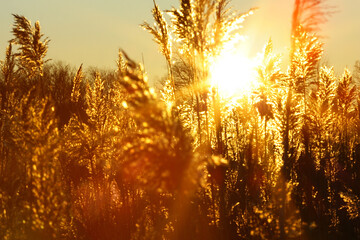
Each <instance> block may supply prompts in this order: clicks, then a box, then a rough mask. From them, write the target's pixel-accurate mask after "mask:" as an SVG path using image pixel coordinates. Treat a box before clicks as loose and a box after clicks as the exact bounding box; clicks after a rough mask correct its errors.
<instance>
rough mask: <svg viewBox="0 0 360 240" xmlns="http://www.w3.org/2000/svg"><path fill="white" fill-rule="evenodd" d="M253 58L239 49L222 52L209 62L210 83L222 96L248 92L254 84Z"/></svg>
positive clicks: (239, 94) (230, 96) (236, 95)
mask: <svg viewBox="0 0 360 240" xmlns="http://www.w3.org/2000/svg"><path fill="white" fill-rule="evenodd" d="M255 66H256V64H255V60H253V59H251V58H249V57H246V56H245V55H244V54H242V53H241V52H239V51H236V52H230V51H226V52H223V53H222V54H221V55H220V56H218V57H217V58H216V59H214V61H213V62H212V64H211V67H210V84H211V86H212V87H216V88H218V90H219V93H220V95H221V97H222V98H233V97H240V96H243V95H245V94H249V93H250V91H251V89H252V88H253V87H254V85H255V84H256V77H255V75H256V74H255Z"/></svg>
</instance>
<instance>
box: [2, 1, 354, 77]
mask: <svg viewBox="0 0 360 240" xmlns="http://www.w3.org/2000/svg"><path fill="white" fill-rule="evenodd" d="M84 3H85V1H84V0H83V1H77V2H75V3H74V2H72V1H69V0H66V1H62V2H55V3H54V2H47V1H45V0H36V1H35V2H33V1H32V2H31V3H30V2H29V1H25V0H19V1H7V2H6V3H3V4H2V5H3V7H2V8H1V9H0V29H2V30H1V32H0V39H1V40H0V59H3V58H4V56H5V50H6V46H7V44H8V41H9V40H10V39H11V38H12V34H11V28H12V24H13V16H12V14H19V15H23V16H25V17H26V18H28V19H29V20H30V21H31V22H32V24H33V23H35V22H36V21H39V22H40V26H41V31H42V32H43V33H44V35H45V37H49V39H50V40H51V41H50V44H49V51H48V54H47V58H49V59H52V60H53V61H61V62H63V63H65V64H69V65H71V66H72V67H75V68H77V67H78V66H80V64H83V65H84V67H85V68H91V67H96V68H100V69H108V70H110V69H115V68H116V61H117V55H118V50H119V49H123V50H125V51H126V52H127V53H128V54H129V56H130V57H132V58H133V59H135V60H136V61H138V62H142V61H143V60H144V65H145V69H146V72H147V73H148V76H149V79H150V81H151V82H152V83H155V82H157V81H158V80H160V79H161V78H162V77H164V76H166V63H165V60H164V58H163V56H162V55H161V54H160V53H159V51H158V46H157V44H156V43H155V42H154V41H153V40H152V36H151V35H150V34H149V33H148V32H146V31H145V30H143V29H142V28H141V27H140V24H141V23H143V22H144V21H147V22H148V23H149V24H153V22H154V21H153V19H152V14H151V9H152V8H153V1H151V0H149V1H143V0H138V1H131V2H125V1H114V0H110V1H107V3H106V4H104V3H100V2H97V1H90V2H87V5H85V4H84ZM156 3H157V4H158V5H159V7H160V9H161V10H167V9H171V7H172V6H173V7H178V5H179V2H178V1H176V0H171V1H166V0H158V1H156ZM230 4H231V5H232V6H233V9H234V10H236V11H238V12H245V11H247V10H248V9H249V8H252V7H258V8H259V9H258V10H257V11H255V14H254V15H252V16H250V17H248V18H247V19H246V20H245V22H244V24H243V25H244V28H243V31H242V32H241V33H242V34H243V35H244V36H246V38H247V40H246V41H245V42H244V44H243V46H240V48H241V49H243V51H244V52H245V53H244V54H245V55H248V56H249V57H252V58H253V57H255V55H256V54H257V53H259V52H261V51H262V49H263V47H264V46H265V44H266V42H267V41H268V39H270V38H271V39H272V41H273V44H274V49H275V51H276V52H277V53H280V54H282V56H283V57H284V59H285V60H284V62H285V61H286V59H287V54H288V49H289V43H290V28H291V26H290V23H291V14H292V10H293V9H292V7H293V2H292V1H287V0H279V1H277V4H270V3H269V2H268V1H264V0H247V1H243V2H239V1H232V2H230ZM328 4H329V5H330V6H335V7H336V12H335V13H334V14H333V15H332V16H330V17H329V18H328V21H327V22H326V23H325V24H322V25H321V31H320V33H319V35H321V36H325V38H322V39H321V40H322V41H323V42H324V49H325V52H324V60H325V62H327V63H328V64H329V65H334V66H335V71H336V73H337V75H340V74H342V72H343V71H344V68H345V67H347V68H349V69H350V70H352V69H353V66H354V64H355V61H356V60H359V59H360V48H357V46H356V44H357V43H358V42H360V21H359V20H360V18H359V17H358V15H357V13H356V9H359V8H360V1H358V2H353V1H351V0H347V1H340V0H329V1H328ZM63 16H64V17H63ZM269 16H270V19H271V21H269ZM340 45H341V49H340V50H339V46H340ZM280 46H281V47H280Z"/></svg>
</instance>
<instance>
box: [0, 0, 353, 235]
mask: <svg viewBox="0 0 360 240" xmlns="http://www.w3.org/2000/svg"><path fill="white" fill-rule="evenodd" d="M230 4H231V1H229V0H199V1H195V0H180V6H179V8H172V9H171V10H167V11H166V13H169V15H170V16H169V20H170V21H169V22H168V18H167V17H165V14H164V13H165V12H162V11H161V10H160V8H159V6H158V5H157V4H156V3H155V2H154V8H153V10H152V14H153V17H154V21H155V24H154V25H150V24H149V23H146V22H145V23H143V24H142V25H141V26H142V27H143V28H144V29H145V30H147V31H149V32H150V34H151V35H152V36H153V38H154V40H155V42H156V43H157V44H158V45H159V49H160V52H161V53H162V54H163V55H164V57H165V59H166V62H167V67H168V72H167V76H166V78H165V81H164V84H163V85H162V88H161V89H158V90H159V91H157V90H155V89H153V88H151V87H150V85H149V83H148V79H147V76H146V73H145V72H144V67H143V66H142V65H141V64H138V63H137V62H135V61H133V60H131V59H130V58H129V56H127V54H126V53H125V51H123V50H119V55H118V59H117V69H116V70H115V71H101V70H99V69H95V68H93V69H90V70H86V68H83V65H81V66H80V67H79V68H78V69H77V71H76V69H72V68H70V67H69V66H67V65H64V64H60V63H47V64H45V62H46V60H45V56H46V53H47V48H48V39H47V38H45V39H42V38H43V35H42V33H40V25H39V23H38V22H36V24H35V26H34V27H33V26H31V24H30V21H29V20H27V19H26V18H25V17H22V16H19V15H14V18H15V21H14V26H13V30H12V33H13V35H14V38H13V40H11V41H10V43H9V45H8V48H7V49H6V53H5V59H4V61H1V62H0V64H1V65H0V67H1V73H0V94H1V97H0V107H1V109H0V140H1V141H0V238H1V239H9V240H10V239H69V240H75V239H90V240H92V239H93V240H98V239H105V240H106V239H109V240H110V239H210V240H211V239H359V238H360V228H359V226H360V217H359V216H360V212H359V211H360V200H359V196H360V188H359V186H358V185H359V184H358V183H359V181H360V120H359V119H360V118H359V116H360V91H359V88H358V85H359V82H358V80H359V79H358V75H359V69H358V65H359V64H358V63H357V64H356V65H355V70H354V74H353V75H352V74H351V72H350V71H349V70H347V69H345V71H344V73H343V75H342V76H337V75H336V74H335V71H334V67H332V66H326V65H324V66H323V65H322V61H321V60H322V55H323V51H324V50H323V44H322V43H321V41H320V38H319V37H318V33H316V31H317V30H318V26H319V24H321V23H323V22H324V20H325V19H326V16H327V14H328V13H329V12H328V8H327V7H326V6H325V5H323V4H324V1H320V0H295V5H294V12H293V18H292V29H291V32H290V35H291V38H290V41H291V49H290V50H289V51H290V54H289V55H290V61H289V62H288V63H286V62H284V63H282V57H281V55H278V54H276V53H275V52H276V51H275V47H274V46H275V45H276V43H275V44H273V42H272V41H271V40H269V41H268V43H266V44H265V47H264V50H263V52H262V53H260V54H259V56H258V58H259V60H258V62H257V63H256V66H255V68H254V69H253V70H254V71H253V72H254V76H253V77H251V76H250V75H247V74H245V72H244V71H238V73H237V74H239V75H240V76H241V78H242V79H244V80H248V81H254V84H253V85H252V88H251V89H249V90H248V91H247V92H246V93H245V91H244V92H241V93H240V92H239V94H237V93H236V91H240V89H236V91H235V94H232V95H227V96H225V94H226V93H225V92H224V91H222V90H221V89H222V88H221V84H222V83H223V84H224V82H225V81H221V77H222V78H231V79H230V80H233V79H238V78H236V76H232V75H231V74H228V73H227V72H224V73H222V74H219V76H220V80H217V82H216V83H214V82H212V80H211V77H212V76H211V75H212V73H213V69H212V68H217V67H218V68H219V69H221V70H222V68H221V67H220V65H217V63H218V62H219V61H221V60H222V59H223V58H224V56H229V55H231V54H233V52H237V51H234V50H235V47H236V46H237V45H238V44H242V43H243V42H241V39H243V37H242V35H241V28H242V24H243V22H244V21H245V20H246V18H247V17H249V16H250V15H252V14H253V11H254V9H250V10H249V11H248V12H246V13H244V14H239V13H237V12H236V11H235V10H233V9H232V8H231V6H230ZM14 46H16V47H14ZM231 59H233V61H235V63H231V66H233V67H234V68H239V69H243V68H241V67H244V66H240V65H246V66H245V67H247V68H250V66H251V64H246V63H245V62H241V61H239V62H237V60H236V58H231ZM249 61H250V60H249ZM44 64H45V65H44ZM286 64H288V66H287V67H285V68H284V67H282V65H286ZM283 69H286V71H284V70H283ZM224 71H225V70H224ZM156 92H159V93H160V96H157V94H156Z"/></svg>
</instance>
